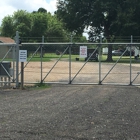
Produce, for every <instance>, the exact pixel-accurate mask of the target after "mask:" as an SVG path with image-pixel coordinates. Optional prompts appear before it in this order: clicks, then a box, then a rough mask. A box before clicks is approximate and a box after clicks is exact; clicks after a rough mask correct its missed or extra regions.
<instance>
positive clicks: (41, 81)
mask: <svg viewBox="0 0 140 140" xmlns="http://www.w3.org/2000/svg"><path fill="white" fill-rule="evenodd" d="M42 43H44V36H42ZM42 49H43V44H42V45H41V55H40V57H41V83H42V82H43V81H42V72H43V71H42V65H43V64H42V57H43V50H42Z"/></svg>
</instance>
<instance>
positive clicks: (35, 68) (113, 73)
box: [24, 60, 140, 85]
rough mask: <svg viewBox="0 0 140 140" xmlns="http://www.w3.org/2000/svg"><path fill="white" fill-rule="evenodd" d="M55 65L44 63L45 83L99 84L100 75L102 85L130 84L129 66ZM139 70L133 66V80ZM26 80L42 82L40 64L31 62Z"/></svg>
mask: <svg viewBox="0 0 140 140" xmlns="http://www.w3.org/2000/svg"><path fill="white" fill-rule="evenodd" d="M55 63H56V60H53V61H51V62H43V63H42V79H43V81H44V82H66V83H69V80H70V78H71V80H72V82H73V83H99V74H100V78H101V79H100V80H101V81H102V83H119V84H120V83H122V85H124V84H125V85H126V84H130V65H129V64H120V63H119V64H117V65H115V64H114V63H102V64H101V67H100V68H101V70H99V63H98V62H88V63H87V64H86V65H84V62H72V63H71V65H70V64H69V62H68V61H59V62H58V63H57V64H56V65H55ZM114 65H115V66H114ZM83 66H84V67H83ZM70 67H71V69H70ZM139 68H140V65H139V64H132V69H131V73H132V74H131V78H132V79H131V80H133V79H135V77H136V76H137V73H138V72H139ZM100 72H101V73H100ZM73 78H74V79H73ZM24 80H25V82H27V83H28V82H29V83H30V82H40V81H41V63H40V62H30V63H29V64H28V65H27V66H26V67H25V74H24ZM134 82H135V83H134V84H139V83H140V78H139V76H138V78H137V79H136V80H135V81H134Z"/></svg>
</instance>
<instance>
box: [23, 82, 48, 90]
mask: <svg viewBox="0 0 140 140" xmlns="http://www.w3.org/2000/svg"><path fill="white" fill-rule="evenodd" d="M49 87H50V85H48V84H45V83H40V82H38V83H36V84H34V85H32V86H27V85H26V86H24V89H28V90H40V89H46V88H49Z"/></svg>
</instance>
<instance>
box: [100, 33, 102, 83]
mask: <svg viewBox="0 0 140 140" xmlns="http://www.w3.org/2000/svg"><path fill="white" fill-rule="evenodd" d="M101 44H102V36H101V35H100V45H99V85H101V84H102V81H101V55H102V54H101V48H102V46H101Z"/></svg>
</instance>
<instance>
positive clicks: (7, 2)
mask: <svg viewBox="0 0 140 140" xmlns="http://www.w3.org/2000/svg"><path fill="white" fill-rule="evenodd" d="M41 7H42V8H44V9H46V10H47V11H48V12H51V13H52V14H53V12H54V11H55V10H56V0H1V2H0V25H1V23H2V19H3V18H4V17H5V16H8V15H10V16H11V15H13V13H14V12H16V11H17V10H26V11H27V12H33V11H37V10H38V9H39V8H41Z"/></svg>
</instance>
